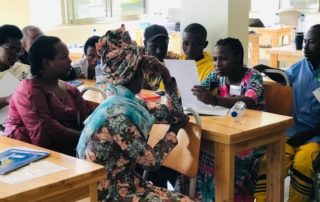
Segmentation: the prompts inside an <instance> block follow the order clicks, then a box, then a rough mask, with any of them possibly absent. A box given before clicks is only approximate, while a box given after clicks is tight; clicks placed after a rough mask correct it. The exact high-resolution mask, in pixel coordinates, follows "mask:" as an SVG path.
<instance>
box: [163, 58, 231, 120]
mask: <svg viewBox="0 0 320 202" xmlns="http://www.w3.org/2000/svg"><path fill="white" fill-rule="evenodd" d="M164 63H165V66H166V67H167V68H168V69H169V72H170V74H171V76H173V77H174V78H175V79H176V82H177V85H178V88H179V92H180V94H181V99H182V105H183V107H186V108H188V107H190V108H192V109H194V110H195V111H196V112H198V113H199V114H205V115H218V116H224V115H226V114H227V113H228V111H229V108H225V107H221V106H215V107H213V106H211V105H207V104H204V103H203V102H201V101H199V100H198V99H197V97H196V96H194V95H193V94H192V91H191V89H192V88H193V86H194V85H200V80H199V76H198V71H197V66H196V62H195V61H194V60H164Z"/></svg>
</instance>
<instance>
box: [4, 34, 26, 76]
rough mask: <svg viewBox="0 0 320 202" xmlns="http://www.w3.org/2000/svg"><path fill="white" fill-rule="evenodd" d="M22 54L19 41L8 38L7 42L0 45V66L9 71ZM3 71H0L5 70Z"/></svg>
mask: <svg viewBox="0 0 320 202" xmlns="http://www.w3.org/2000/svg"><path fill="white" fill-rule="evenodd" d="M21 54H22V48H21V41H20V40H19V39H14V38H9V39H8V41H7V42H6V43H4V44H2V45H0V64H2V66H6V69H9V68H10V66H12V65H14V63H15V62H16V61H17V60H18V58H19V57H20V56H21ZM6 69H3V70H2V71H4V70H6Z"/></svg>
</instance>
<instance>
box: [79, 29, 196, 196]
mask: <svg viewBox="0 0 320 202" xmlns="http://www.w3.org/2000/svg"><path fill="white" fill-rule="evenodd" d="M96 47H97V51H98V53H99V54H100V55H101V57H102V62H103V64H104V66H105V67H104V72H105V75H106V80H107V83H108V98H107V99H106V100H105V101H104V102H103V103H101V104H100V105H99V106H98V107H97V108H96V110H95V111H94V112H93V113H92V115H91V116H90V117H89V118H88V119H87V120H86V121H85V128H84V130H83V132H82V134H81V137H80V141H79V144H78V147H77V153H78V156H79V158H82V159H86V160H88V161H92V162H95V163H98V164H101V165H103V166H105V168H106V172H107V178H106V179H105V180H102V181H100V182H99V184H98V198H99V201H140V200H141V201H191V200H190V199H189V198H188V197H186V196H183V195H182V194H178V193H174V192H169V191H168V190H166V189H163V188H159V187H155V186H153V185H152V184H150V183H149V182H147V181H145V180H144V179H142V178H141V177H140V176H139V175H138V174H136V172H135V171H134V170H135V169H134V168H135V165H136V164H138V165H140V166H141V167H143V168H144V169H149V170H152V169H157V168H158V167H159V166H160V165H161V164H162V162H163V160H164V159H165V157H166V156H167V155H168V153H169V152H170V151H171V150H172V149H173V148H174V147H175V145H176V144H177V138H176V134H177V133H178V131H179V129H180V128H181V127H183V126H184V125H185V123H186V122H187V121H188V118H187V116H186V115H184V114H183V109H182V105H181V99H180V97H179V95H178V89H177V85H176V82H175V80H174V78H172V77H171V76H170V74H169V71H168V70H167V69H166V68H165V67H164V66H163V65H162V64H161V63H160V62H159V61H158V60H157V59H155V58H153V57H148V56H142V55H141V54H140V50H139V48H138V47H137V46H135V45H133V44H132V43H131V39H130V36H129V34H128V32H127V31H126V30H125V27H124V26H122V27H121V28H119V29H117V30H112V31H108V32H107V33H106V34H105V35H104V36H103V37H101V38H100V40H99V42H98V44H97V45H96ZM145 77H148V78H149V79H150V78H156V77H158V78H156V80H157V79H159V77H161V78H162V79H163V81H164V84H165V90H166V93H167V100H168V101H167V105H157V106H149V105H147V104H146V103H145V102H143V101H141V100H138V99H136V98H135V94H136V93H138V92H139V91H140V90H141V86H142V82H143V79H145ZM155 122H157V123H167V124H170V128H169V130H168V131H167V133H166V135H165V136H164V137H163V139H161V140H160V141H159V142H158V143H157V144H156V145H155V146H154V147H153V148H151V147H150V146H149V145H148V144H147V138H148V134H149V131H150V129H151V127H152V125H153V124H154V123H155Z"/></svg>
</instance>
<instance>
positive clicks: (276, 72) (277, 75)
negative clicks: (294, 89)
mask: <svg viewBox="0 0 320 202" xmlns="http://www.w3.org/2000/svg"><path fill="white" fill-rule="evenodd" d="M262 72H263V73H264V74H265V75H267V76H268V77H270V78H271V79H273V80H276V81H277V82H278V83H281V84H283V85H285V86H290V80H289V76H288V75H287V73H286V72H284V71H283V70H281V69H275V68H272V69H264V70H263V71H262Z"/></svg>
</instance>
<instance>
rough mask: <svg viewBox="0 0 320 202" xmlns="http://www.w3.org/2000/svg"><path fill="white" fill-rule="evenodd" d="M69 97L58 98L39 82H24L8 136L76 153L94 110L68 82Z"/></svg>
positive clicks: (15, 97) (13, 103)
mask: <svg viewBox="0 0 320 202" xmlns="http://www.w3.org/2000/svg"><path fill="white" fill-rule="evenodd" d="M65 86H66V89H67V95H66V97H65V98H64V100H61V99H59V98H58V97H57V96H56V95H55V94H54V93H53V92H51V91H49V90H47V89H45V88H43V86H42V85H40V84H39V82H38V81H36V80H32V79H26V80H23V81H21V83H20V85H19V86H18V87H17V89H16V91H15V92H14V93H13V95H12V98H11V101H10V107H9V114H8V119H7V121H6V125H5V133H6V134H7V136H8V137H11V138H14V139H18V140H21V141H24V142H28V143H31V144H34V145H38V146H42V147H45V148H49V149H53V150H55V151H59V152H63V153H67V154H75V152H74V150H75V147H76V144H77V142H78V139H79V135H80V133H79V134H77V131H78V132H80V131H81V130H82V128H83V125H82V123H83V121H84V119H85V118H86V117H87V116H88V115H89V114H90V112H91V109H90V108H89V107H88V105H87V104H86V103H85V101H84V100H83V99H82V97H81V95H80V92H79V91H78V89H77V88H76V87H73V86H71V85H69V84H67V83H65Z"/></svg>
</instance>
